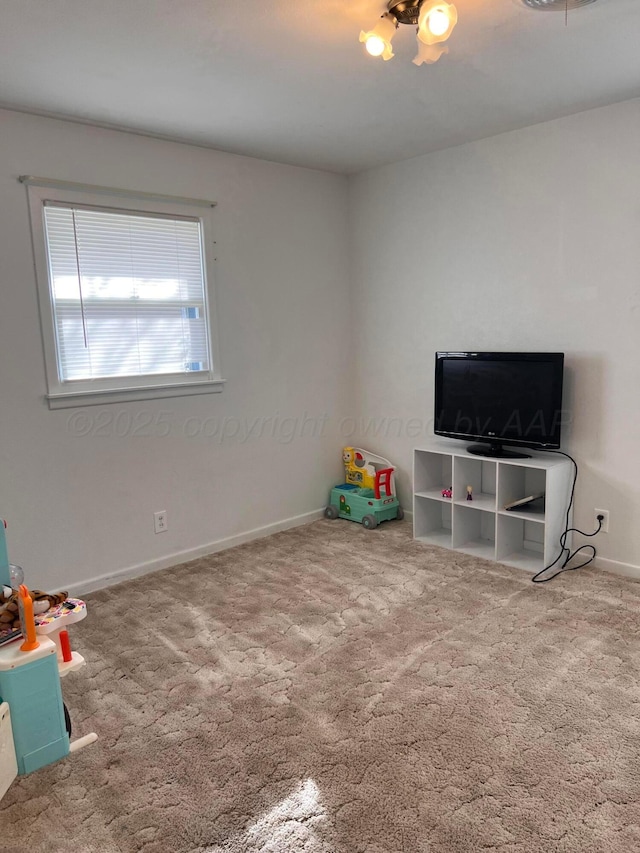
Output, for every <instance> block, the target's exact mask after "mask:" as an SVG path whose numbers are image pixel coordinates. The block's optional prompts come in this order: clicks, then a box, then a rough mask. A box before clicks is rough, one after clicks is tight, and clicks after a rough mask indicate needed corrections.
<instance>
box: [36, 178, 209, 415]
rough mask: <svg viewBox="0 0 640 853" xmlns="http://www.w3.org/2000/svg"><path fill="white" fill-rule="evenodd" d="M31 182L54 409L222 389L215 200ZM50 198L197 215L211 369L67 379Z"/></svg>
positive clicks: (49, 396) (40, 303) (48, 376)
mask: <svg viewBox="0 0 640 853" xmlns="http://www.w3.org/2000/svg"><path fill="white" fill-rule="evenodd" d="M20 180H21V181H22V183H24V184H26V186H27V193H28V202H29V215H30V220H31V236H32V242H33V255H34V263H35V271H36V283H37V289H38V306H39V311H40V328H41V334H42V345H43V355H44V363H45V373H46V379H47V394H46V395H45V397H46V400H47V403H48V405H49V408H50V409H61V408H71V407H77V406H90V405H104V404H106V403H122V402H126V401H129V400H151V399H159V398H166V397H182V396H189V395H195V394H210V393H216V392H220V391H222V390H223V387H224V381H225V380H224V379H223V378H222V376H221V373H220V351H219V335H218V325H217V311H216V299H215V286H214V275H213V265H214V261H215V258H214V254H215V240H214V239H213V208H214V207H215V203H214V202H208V201H202V200H199V199H186V198H178V197H172V196H161V195H153V194H151V193H142V192H141V193H137V192H132V191H128V190H115V189H109V188H107V187H94V186H83V185H81V184H73V183H67V182H61V181H54V180H48V179H44V178H41V179H38V178H30V177H21V178H20ZM45 202H53V203H55V204H62V205H65V204H79V205H86V206H89V207H94V208H105V209H112V210H119V211H122V212H124V213H126V212H127V211H131V212H137V213H149V214H156V215H160V216H179V217H185V216H186V217H190V218H195V219H197V220H198V221H199V223H200V229H201V251H202V261H203V263H202V270H203V277H204V313H205V320H206V324H207V333H208V339H209V370H208V371H205V372H198V373H193V374H190V373H171V374H167V373H165V374H158V375H139V376H128V377H109V378H101V379H81V380H78V379H74V380H67V381H62V380H61V379H60V376H59V372H58V349H57V335H56V328H55V308H54V298H53V293H52V286H51V281H50V276H49V252H48V243H47V236H46V228H45V218H44V217H45Z"/></svg>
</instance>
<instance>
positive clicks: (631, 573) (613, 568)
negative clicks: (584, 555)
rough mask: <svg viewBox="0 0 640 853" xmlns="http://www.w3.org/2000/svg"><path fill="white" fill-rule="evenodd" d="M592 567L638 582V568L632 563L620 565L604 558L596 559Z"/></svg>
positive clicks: (639, 568) (639, 569)
mask: <svg viewBox="0 0 640 853" xmlns="http://www.w3.org/2000/svg"><path fill="white" fill-rule="evenodd" d="M593 565H594V567H595V568H596V569H602V570H603V571H605V572H612V573H613V574H614V575H623V576H624V577H626V578H633V580H640V566H634V565H633V563H621V562H619V561H618V560H608V559H607V558H606V557H596V559H595V560H594V561H593Z"/></svg>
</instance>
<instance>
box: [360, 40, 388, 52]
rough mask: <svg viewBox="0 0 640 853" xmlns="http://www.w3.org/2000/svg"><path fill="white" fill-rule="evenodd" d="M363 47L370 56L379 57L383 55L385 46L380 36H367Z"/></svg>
mask: <svg viewBox="0 0 640 853" xmlns="http://www.w3.org/2000/svg"><path fill="white" fill-rule="evenodd" d="M364 46H365V48H366V50H367V53H370V54H371V56H381V55H382V54H383V53H384V47H385V45H384V42H383V40H382V39H381V38H380V36H369V38H368V39H367V40H366V42H365V44H364Z"/></svg>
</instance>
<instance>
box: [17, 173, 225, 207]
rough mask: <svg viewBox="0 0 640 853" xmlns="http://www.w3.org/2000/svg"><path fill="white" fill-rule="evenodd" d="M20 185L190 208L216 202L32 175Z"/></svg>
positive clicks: (21, 178) (206, 205)
mask: <svg viewBox="0 0 640 853" xmlns="http://www.w3.org/2000/svg"><path fill="white" fill-rule="evenodd" d="M18 180H19V181H20V183H21V184H24V185H25V186H27V187H48V188H49V189H57V190H72V191H73V192H79V193H91V194H92V195H111V196H116V197H121V198H138V199H143V200H146V201H159V202H163V203H164V202H168V203H169V204H171V203H174V204H186V205H191V206H192V207H215V206H216V204H217V202H215V201H207V200H206V199H203V198H185V197H183V196H179V195H163V194H162V193H145V192H140V191H138V190H125V189H120V188H116V189H112V188H111V187H101V186H99V185H98V184H81V183H78V182H77V181H58V180H56V178H38V177H36V176H34V175H20V177H19V178H18Z"/></svg>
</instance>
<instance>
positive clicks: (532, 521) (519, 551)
mask: <svg viewBox="0 0 640 853" xmlns="http://www.w3.org/2000/svg"><path fill="white" fill-rule="evenodd" d="M524 452H530V453H531V454H532V456H531V458H530V459H501V458H498V459H492V458H487V457H483V456H474V455H472V454H470V453H468V452H467V450H466V449H465V448H464V447H462V446H461V445H457V444H455V443H454V442H451V443H449V442H446V441H443V442H435V443H434V444H432V445H429V446H428V447H425V448H424V449H423V448H416V449H415V450H414V462H413V489H414V495H413V535H414V537H415V538H416V539H417V540H419V541H420V542H427V543H429V544H431V545H440V546H441V547H443V548H452V549H453V550H455V551H461V552H463V553H465V554H472V555H474V556H477V557H484V558H485V559H488V560H497V561H498V562H500V563H506V564H507V565H509V566H515V567H517V568H520V569H525V570H527V571H530V572H537V571H540V570H542V569H543V568H544V567H545V566H547V565H549V564H550V563H552V562H553V561H554V560H555V559H556V557H557V556H558V554H559V553H560V535H561V533H562V531H563V530H564V528H565V523H566V518H567V508H568V506H569V499H570V496H571V484H572V482H573V466H572V464H571V462H570V461H569V460H568V459H566V458H565V457H564V456H560V455H556V454H552V453H547V454H545V453H535V451H524ZM534 454H535V455H534ZM468 486H471V489H472V500H467V487H468ZM449 488H452V489H453V496H452V497H451V498H448V497H443V495H442V491H443V489H449ZM534 494H544V500H537V501H535V502H533V503H531V504H527V505H525V506H522V507H520V508H518V509H514V510H505V509H504V507H505V505H506V504H510V503H512V502H514V501H517V500H520V499H522V498H525V497H527V496H529V495H534ZM569 520H570V521H571V519H569ZM566 544H567V546H570V545H571V534H569V535H568V536H567V543H566Z"/></svg>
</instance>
